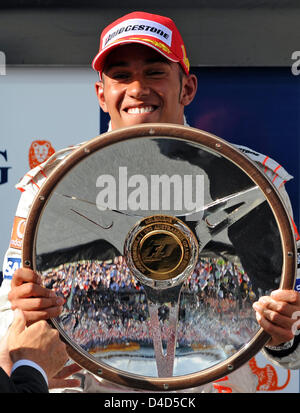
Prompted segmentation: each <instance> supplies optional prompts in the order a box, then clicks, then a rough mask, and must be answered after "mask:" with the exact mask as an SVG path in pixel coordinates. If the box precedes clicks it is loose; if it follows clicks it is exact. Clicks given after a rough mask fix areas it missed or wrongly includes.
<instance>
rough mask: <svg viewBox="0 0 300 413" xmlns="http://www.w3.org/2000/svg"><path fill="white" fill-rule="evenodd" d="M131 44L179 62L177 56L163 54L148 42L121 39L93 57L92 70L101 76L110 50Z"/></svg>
mask: <svg viewBox="0 0 300 413" xmlns="http://www.w3.org/2000/svg"><path fill="white" fill-rule="evenodd" d="M132 43H138V44H143V45H144V46H148V47H151V49H154V50H156V51H157V52H158V53H160V54H161V55H163V56H164V57H165V58H166V59H167V60H170V61H171V62H175V63H179V62H180V59H179V58H178V57H177V56H175V55H174V54H173V53H164V52H163V50H161V49H159V48H158V47H155V45H153V44H150V43H149V42H145V41H143V40H138V39H136V40H132V39H123V40H120V41H118V42H117V43H114V44H112V45H110V46H108V47H107V48H106V49H104V50H102V51H101V52H99V53H98V54H97V55H96V56H95V57H94V60H93V62H92V67H93V69H94V70H96V71H97V72H99V73H100V76H101V73H102V71H103V69H104V63H105V59H106V58H107V56H108V54H109V53H111V51H112V50H114V49H116V48H117V47H119V46H122V45H124V44H132Z"/></svg>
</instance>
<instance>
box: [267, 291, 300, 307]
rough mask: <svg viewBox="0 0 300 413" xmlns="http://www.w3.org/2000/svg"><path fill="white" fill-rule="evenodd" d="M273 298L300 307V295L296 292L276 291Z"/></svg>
mask: <svg viewBox="0 0 300 413" xmlns="http://www.w3.org/2000/svg"><path fill="white" fill-rule="evenodd" d="M271 297H272V298H273V299H274V300H278V301H286V302H288V303H291V304H296V305H300V294H299V293H298V292H297V291H294V290H274V291H272V292H271Z"/></svg>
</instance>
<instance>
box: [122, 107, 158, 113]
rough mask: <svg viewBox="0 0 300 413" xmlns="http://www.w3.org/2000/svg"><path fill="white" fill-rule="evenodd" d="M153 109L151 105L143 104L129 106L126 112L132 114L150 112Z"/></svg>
mask: <svg viewBox="0 0 300 413" xmlns="http://www.w3.org/2000/svg"><path fill="white" fill-rule="evenodd" d="M153 111H154V107H153V106H145V107H143V108H129V109H128V110H127V113H132V114H140V113H150V112H153Z"/></svg>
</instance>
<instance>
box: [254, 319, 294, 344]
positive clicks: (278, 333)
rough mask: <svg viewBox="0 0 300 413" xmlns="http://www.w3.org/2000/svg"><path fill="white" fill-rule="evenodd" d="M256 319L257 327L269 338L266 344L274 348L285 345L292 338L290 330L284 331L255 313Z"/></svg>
mask: <svg viewBox="0 0 300 413" xmlns="http://www.w3.org/2000/svg"><path fill="white" fill-rule="evenodd" d="M256 319H257V322H258V323H259V325H260V326H261V327H262V328H263V329H264V330H265V332H267V333H268V334H269V335H270V336H271V339H270V341H269V342H268V344H271V345H274V346H276V345H279V344H282V343H286V342H287V341H290V340H291V339H292V338H293V337H294V334H293V332H292V331H291V330H290V329H284V328H281V327H279V326H277V325H275V324H273V323H271V322H270V321H269V320H267V319H266V318H265V317H263V316H261V314H260V313H258V312H257V313H256Z"/></svg>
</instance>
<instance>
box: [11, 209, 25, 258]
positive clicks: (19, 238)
mask: <svg viewBox="0 0 300 413" xmlns="http://www.w3.org/2000/svg"><path fill="white" fill-rule="evenodd" d="M25 224H26V219H25V218H21V217H15V219H14V225H13V229H12V233H11V240H10V247H11V248H16V249H18V250H20V249H22V242H23V236H24V231H25Z"/></svg>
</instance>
